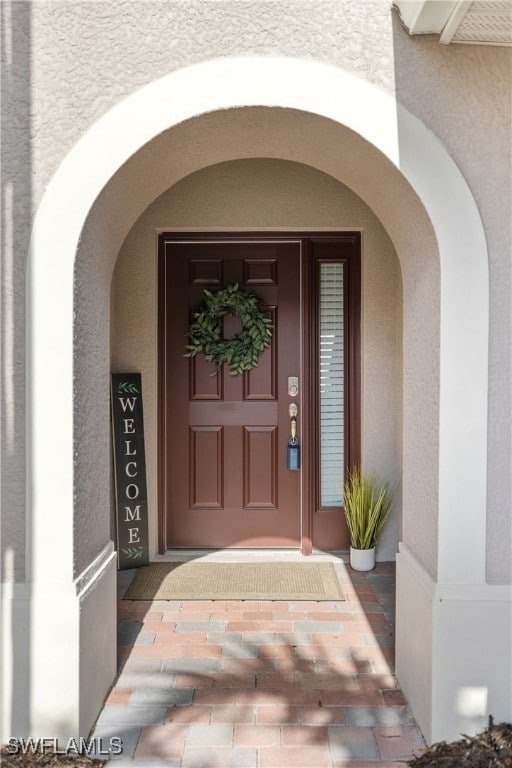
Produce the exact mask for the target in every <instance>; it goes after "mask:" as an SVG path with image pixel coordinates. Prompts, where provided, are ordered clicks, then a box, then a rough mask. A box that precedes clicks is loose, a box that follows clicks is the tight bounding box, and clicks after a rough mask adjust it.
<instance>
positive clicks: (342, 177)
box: [29, 58, 488, 735]
mask: <svg viewBox="0 0 512 768" xmlns="http://www.w3.org/2000/svg"><path fill="white" fill-rule="evenodd" d="M251 157H252V158H254V157H267V158H278V159H283V160H291V161H294V162H299V163H303V164H306V165H310V166H312V167H313V168H316V169H318V170H320V171H323V172H325V173H327V174H329V175H330V176H332V177H333V178H335V179H338V180H339V181H341V182H342V183H343V184H345V185H346V186H348V187H349V188H350V189H351V190H352V191H353V192H354V193H355V194H356V195H358V196H359V197H360V198H361V199H362V200H363V201H364V202H365V203H366V204H367V205H368V206H369V208H371V210H372V211H373V212H374V213H375V214H376V216H377V217H378V218H379V219H380V221H381V222H382V223H383V225H384V226H385V228H386V230H387V232H388V234H389V236H390V238H391V241H392V242H393V245H394V247H395V249H396V252H397V254H398V257H399V260H400V265H401V270H402V278H403V297H404V310H403V332H404V348H403V349H404V354H403V403H404V406H403V520H402V535H401V541H402V542H403V545H402V555H401V557H402V560H403V562H404V565H403V566H402V571H401V572H402V576H401V577H400V578H399V595H398V604H399V607H400V605H401V599H402V597H403V598H404V600H405V602H406V603H407V601H408V600H412V599H413V597H414V594H415V590H416V589H417V584H419V583H420V581H421V578H423V576H425V575H426V577H427V578H429V579H430V580H431V582H432V583H433V584H434V585H436V584H453V583H459V584H460V583H462V584H470V583H471V584H474V583H478V584H482V585H483V584H484V582H485V575H484V573H485V572H484V566H485V562H484V561H485V490H486V471H485V467H486V370H487V318H488V307H487V257H486V246H485V240H484V236H483V230H482V226H481V223H480V218H479V215H478V211H477V209H476V206H475V203H474V200H473V198H472V196H471V193H470V191H469V189H468V187H467V185H466V183H465V181H464V179H463V177H462V175H461V174H460V172H459V171H458V169H457V168H456V166H455V165H454V163H453V162H452V160H451V159H450V157H449V156H448V154H447V153H446V151H445V150H444V148H443V147H442V146H441V145H440V143H439V142H438V141H437V140H436V138H435V137H434V136H433V135H432V134H431V133H430V132H429V131H428V130H427V129H426V128H425V127H424V126H423V124H421V123H420V122H419V121H417V120H416V119H415V118H414V117H413V116H412V115H410V114H409V113H407V112H406V111H405V110H403V109H402V108H401V107H400V105H398V104H397V103H396V101H395V100H394V99H393V98H392V97H391V96H389V95H388V94H385V93H383V92H381V91H380V90H378V89H377V88H375V87H374V86H371V85H369V84H368V83H366V82H364V81H360V80H358V79H357V78H354V77H353V76H351V75H348V74H347V73H345V72H343V71H341V70H338V69H335V68H331V67H328V66H324V65H320V64H315V63H311V62H303V61H294V60H272V59H257V58H255V59H251V58H247V59H241V60H230V59H226V60H220V61H214V62H207V63H204V64H201V65H198V66H195V67H191V68H189V69H186V70H182V71H179V72H176V73H173V74H170V75H168V76H167V77H165V78H163V79H162V80H159V81H157V82H154V83H152V84H150V85H148V86H147V87H146V88H144V89H142V90H141V91H139V92H138V93H136V94H134V95H132V96H131V97H129V98H128V99H126V100H125V101H123V102H122V103H121V104H119V105H118V106H117V107H115V108H114V109H112V110H111V111H110V112H109V113H108V114H107V115H105V116H104V117H103V118H102V119H101V120H100V121H98V123H97V124H96V125H95V126H93V128H91V130H90V131H89V132H88V133H87V134H86V135H85V136H84V137H83V138H82V139H81V141H80V142H79V143H78V144H77V145H76V147H75V148H74V149H73V151H72V152H71V153H70V155H69V156H68V158H67V159H66V160H65V162H64V163H63V164H62V165H61V167H60V168H59V170H58V172H57V173H56V175H55V177H54V178H53V180H52V182H51V184H50V186H49V188H48V190H47V192H46V195H45V197H44V200H43V202H42V204H41V206H40V209H39V211H38V214H37V218H36V222H35V226H34V231H33V235H32V241H31V255H30V301H29V322H30V341H29V344H30V354H31V359H30V367H29V384H30V387H29V412H30V413H29V418H30V425H31V434H30V439H31V446H32V453H31V464H30V481H29V482H30V487H31V489H32V493H31V519H32V521H33V526H32V532H31V550H32V579H33V584H34V598H33V605H34V610H33V615H32V619H33V622H34V624H33V635H34V646H33V647H34V657H33V659H32V664H33V670H34V673H33V686H32V691H33V696H32V706H31V732H32V734H34V733H40V734H41V735H44V732H45V731H48V730H49V725H51V726H52V727H51V728H50V730H51V732H52V733H57V732H59V731H60V732H61V733H65V734H69V733H74V734H76V733H77V732H78V731H80V732H82V733H83V732H84V731H87V730H88V728H89V727H90V725H91V724H92V722H93V720H94V717H95V715H96V713H97V711H98V708H99V707H100V706H101V703H102V697H103V695H104V693H105V691H106V689H107V688H108V685H109V683H110V682H111V679H112V676H113V672H114V666H113V665H114V653H115V643H114V639H113V633H112V628H113V614H114V613H115V612H114V594H115V593H114V576H115V563H114V555H113V551H112V544H111V543H110V516H109V512H108V510H109V508H110V502H109V499H110V481H109V475H108V472H106V471H105V467H108V466H109V450H110V445H109V404H108V384H109V365H110V362H109V344H108V336H109V327H110V321H109V300H110V281H111V275H112V269H113V266H114V263H115V260H116V258H117V255H118V253H119V250H120V248H121V245H122V243H123V240H124V239H125V237H126V235H127V233H128V231H129V230H130V228H131V226H132V225H133V223H134V222H135V221H136V220H137V218H138V217H139V216H140V214H141V213H142V212H143V211H144V210H145V209H146V208H147V207H148V205H149V204H150V203H151V202H152V201H153V200H154V199H155V198H156V197H157V196H158V195H160V194H161V193H162V192H163V191H164V190H166V189H168V188H169V187H170V186H172V185H173V184H174V183H176V182H177V181H179V180H180V179H182V178H184V177H185V176H187V175H189V174H190V173H192V172H194V171H196V170H199V169H201V168H204V167H206V166H209V165H212V164H214V163H219V162H224V161H228V160H238V159H241V158H251ZM49 254H51V258H50V256H49ZM468 338H470V339H471V344H470V345H468V344H467V339H468ZM48 371H51V376H48ZM56 383H57V384H56ZM461 393H463V395H461ZM418 403H421V404H422V405H421V407H418ZM56 414H57V416H58V417H57V418H56ZM461 425H464V426H463V428H461ZM469 476H470V477H472V484H471V486H470V487H469V486H468V484H467V482H466V478H467V477H469ZM455 500H456V502H457V503H456V504H455V503H454V502H455ZM462 518H463V520H464V524H463V525H462V524H461V521H462ZM56 551H58V553H59V556H58V557H56V556H55V552H56ZM455 553H457V557H453V555H454V554H455ZM411 563H412V565H411ZM416 566H417V569H418V573H419V575H418V576H417V577H415V576H414V573H413V572H414V568H415V567H416ZM420 571H421V573H420ZM407 574H412V575H410V577H409V576H407ZM407 578H409V581H407ZM400 591H401V594H400ZM425 605H426V607H427V609H428V611H429V616H430V618H429V622H430V624H431V623H432V605H433V602H432V596H430V597H428V599H427V601H426V604H425ZM48 610H51V611H52V614H53V615H54V616H56V617H57V618H56V620H55V622H54V626H53V627H52V628H51V630H50V631H48V627H47V626H44V629H43V625H44V624H45V622H44V621H43V617H44V615H45V612H46V611H48ZM399 621H400V616H399ZM64 628H65V632H64V631H63V629H64ZM398 633H399V639H400V625H399V627H398ZM55 647H59V648H60V649H61V651H62V652H61V653H59V664H58V665H56V664H55V663H54V662H53V661H52V654H49V653H48V649H49V648H55ZM398 653H399V659H398V669H399V673H400V666H401V665H402V676H403V677H404V679H405V685H404V687H405V690H406V693H407V694H408V695H409V698H410V699H411V704H412V706H413V711H414V709H416V711H415V714H416V716H417V718H418V720H419V721H420V724H421V725H422V727H423V728H424V730H426V731H429V732H430V730H431V728H432V727H433V726H432V712H433V708H434V703H435V702H434V699H435V698H436V697H437V696H439V690H438V689H439V685H440V681H438V680H437V678H436V674H437V673H436V670H435V659H433V655H434V646H433V644H432V643H430V644H428V643H427V644H425V645H424V646H423V647H422V648H421V649H420V650H419V651H418V649H417V648H416V646H414V638H413V637H412V636H410V639H408V640H405V642H404V643H402V644H401V645H399V647H398ZM418 653H420V657H418ZM421 655H422V657H421ZM418 661H420V662H421V661H423V662H425V663H427V664H428V663H430V665H431V666H432V675H431V678H430V680H424V679H423V678H422V679H421V680H420V679H416V678H415V676H414V668H415V666H416V665H417V663H418ZM36 670H37V671H36ZM50 677H51V680H52V685H51V686H48V680H49V679H50ZM59 681H61V682H62V685H60V684H59ZM425 687H427V688H428V691H425ZM51 690H54V691H55V696H54V697H52V695H51ZM64 690H65V691H68V696H67V697H63V695H62V691H64ZM425 695H427V703H426V704H424V703H423V702H424V700H425ZM416 698H417V702H416V701H415V699H416ZM43 703H44V705H43ZM42 712H45V713H46V714H45V715H44V716H43V715H42V714H41V713H42ZM427 735H430V733H428V734H427Z"/></svg>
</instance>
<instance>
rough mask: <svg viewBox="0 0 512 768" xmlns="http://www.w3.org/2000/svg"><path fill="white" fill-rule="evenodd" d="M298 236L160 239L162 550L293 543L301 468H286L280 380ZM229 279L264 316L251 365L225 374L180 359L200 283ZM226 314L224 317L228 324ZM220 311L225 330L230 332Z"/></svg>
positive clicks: (291, 344)
mask: <svg viewBox="0 0 512 768" xmlns="http://www.w3.org/2000/svg"><path fill="white" fill-rule="evenodd" d="M300 254H301V246H300V242H298V241H295V242H291V241H290V242H286V241H284V242H283V241H281V242H279V241H277V242H236V241H233V240H231V241H228V242H220V241H216V242H204V241H203V242H179V241H174V242H169V241H167V242H166V243H165V253H164V268H163V274H162V279H163V282H164V312H163V315H164V317H163V323H164V333H165V341H164V348H165V366H164V368H165V370H164V381H165V392H164V398H165V406H164V409H163V412H164V414H165V415H164V418H165V425H164V430H165V436H164V448H165V449H164V456H163V458H162V466H161V471H162V472H163V474H164V487H165V494H164V495H165V499H166V501H165V504H166V534H165V541H166V546H167V547H215V548H216V547H299V546H300V544H301V509H300V472H297V471H290V470H288V469H287V464H286V449H287V442H288V437H289V434H290V419H289V415H288V405H289V403H290V402H292V400H293V401H295V402H296V403H297V404H298V406H299V423H300V413H301V400H300V394H299V396H297V397H293V398H292V397H290V396H289V395H288V377H289V376H299V375H300V339H301V334H300V273H301V264H300ZM232 283H239V285H240V286H241V287H243V288H244V289H246V290H248V291H251V292H253V293H255V294H256V295H258V296H259V297H261V299H262V300H263V302H264V304H265V305H266V306H267V307H268V309H269V311H270V312H271V316H272V321H273V324H274V330H273V336H272V343H271V346H270V347H269V348H268V349H266V350H265V351H264V353H263V354H262V356H261V358H260V361H259V366H258V367H257V368H253V369H252V370H251V371H249V372H246V373H244V374H242V375H237V376H232V375H230V373H229V370H227V368H226V366H223V369H222V370H221V371H220V372H219V373H218V374H215V375H212V373H213V371H214V366H213V364H212V363H208V362H207V361H206V360H205V359H204V356H203V355H201V354H199V355H197V356H196V357H195V358H193V359H186V358H184V357H183V353H184V351H185V345H186V344H187V328H188V325H189V322H190V318H191V311H192V309H193V308H194V307H196V306H198V305H199V304H200V303H201V301H202V296H203V290H204V289H205V288H208V289H209V290H211V291H215V290H216V289H220V288H222V287H224V286H226V285H228V284H232ZM230 322H231V326H230ZM236 330H237V329H236V325H235V326H233V324H232V321H230V319H227V324H226V325H225V333H226V335H230V334H233V333H234V332H236Z"/></svg>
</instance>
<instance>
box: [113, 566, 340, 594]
mask: <svg viewBox="0 0 512 768" xmlns="http://www.w3.org/2000/svg"><path fill="white" fill-rule="evenodd" d="M124 599H125V600H343V599H344V598H343V593H342V591H341V588H340V584H339V581H338V578H337V576H336V571H335V570H334V567H333V565H332V563H205V562H189V563H153V565H147V566H145V567H144V568H140V569H139V570H138V571H137V574H136V576H135V578H134V580H133V581H132V583H131V585H130V586H129V587H128V590H127V592H126V594H125V596H124Z"/></svg>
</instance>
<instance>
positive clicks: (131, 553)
mask: <svg viewBox="0 0 512 768" xmlns="http://www.w3.org/2000/svg"><path fill="white" fill-rule="evenodd" d="M121 552H122V553H123V555H124V556H125V557H126V558H127V559H130V558H131V559H132V560H140V558H141V557H142V553H143V552H144V547H124V548H123V549H122V550H121Z"/></svg>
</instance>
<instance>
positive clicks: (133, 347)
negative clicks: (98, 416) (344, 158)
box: [111, 159, 402, 559]
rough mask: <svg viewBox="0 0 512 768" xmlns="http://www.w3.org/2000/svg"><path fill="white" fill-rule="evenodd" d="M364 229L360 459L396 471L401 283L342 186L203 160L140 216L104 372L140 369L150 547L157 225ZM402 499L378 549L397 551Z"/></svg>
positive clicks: (315, 176) (300, 174)
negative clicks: (108, 364) (204, 163)
mask: <svg viewBox="0 0 512 768" xmlns="http://www.w3.org/2000/svg"><path fill="white" fill-rule="evenodd" d="M222 228H233V229H244V228H245V229H249V230H250V229H256V228H264V229H272V228H274V229H289V228H290V229H293V228H296V229H302V230H303V229H307V228H310V229H322V228H330V229H343V228H345V229H351V228H354V229H362V231H363V258H362V275H363V277H362V295H363V318H362V320H363V340H362V346H363V387H362V389H363V424H362V428H363V429H362V431H363V463H364V466H365V467H367V468H370V469H373V470H375V471H376V472H378V473H379V474H380V475H382V476H383V477H385V478H388V479H389V480H390V481H391V482H392V483H393V482H396V481H397V480H398V479H399V478H400V475H401V411H402V403H401V368H402V364H401V363H402V356H401V336H402V333H401V305H402V302H401V279H400V267H399V264H398V260H397V257H396V254H395V252H394V249H393V246H392V244H391V242H390V240H389V237H388V235H387V234H386V232H385V230H384V229H383V227H382V225H381V224H380V222H379V221H378V219H377V218H376V217H375V215H374V214H373V213H372V212H371V211H370V210H369V208H368V207H367V206H366V205H365V204H364V203H363V202H362V201H361V200H360V199H359V198H358V197H357V196H356V195H354V194H353V193H352V192H351V191H350V190H348V189H347V188H346V187H345V186H344V185H343V184H340V183H339V182H337V181H336V180H334V179H333V178H331V177H330V176H327V175H326V174H324V173H320V172H319V171H315V170H313V169H312V168H309V167H308V166H305V165H299V164H297V163H288V162H282V161H278V160H264V159H260V160H257V159H255V160H245V161H238V162H236V161H234V162H230V163H222V164H218V165H214V166H211V167H209V168H206V169H204V170H202V171H198V172H197V173H194V174H192V175H190V176H188V177H187V178H186V179H184V180H183V181H181V182H179V183H178V184H176V185H175V186H174V187H172V188H171V189H170V190H169V191H168V192H166V193H164V194H163V195H161V196H160V197H159V198H158V200H156V201H155V202H154V203H153V205H151V206H150V207H149V208H148V209H147V211H146V212H145V213H144V214H143V215H142V216H141V217H140V219H139V220H138V221H137V223H136V224H135V226H134V227H133V229H132V230H131V232H130V233H129V235H128V237H127V238H126V241H125V243H124V245H123V248H122V250H121V253H120V255H119V258H118V261H117V264H116V268H115V271H114V276H113V280H112V311H111V318H112V325H111V327H112V336H111V354H112V370H114V371H115V370H119V371H131V370H140V371H141V372H142V376H143V386H144V411H145V425H146V430H145V431H146V460H147V476H148V492H149V506H150V514H151V518H152V521H151V524H150V530H151V532H152V537H153V547H155V543H154V541H155V539H154V536H155V531H156V525H155V522H154V519H155V506H156V498H155V489H156V478H155V464H156V456H155V440H156V434H155V431H156V429H155V424H156V414H155V394H156V235H157V232H158V231H162V230H165V229H183V230H194V229H212V230H218V229H222ZM400 516H401V499H400V495H399V494H398V498H397V504H396V508H395V511H394V515H393V518H392V520H390V523H389V525H388V528H387V530H386V533H385V535H384V537H383V539H382V541H381V545H380V547H379V553H378V555H379V557H380V558H381V559H393V558H394V555H395V552H396V551H397V543H398V530H397V528H398V521H399V520H400Z"/></svg>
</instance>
